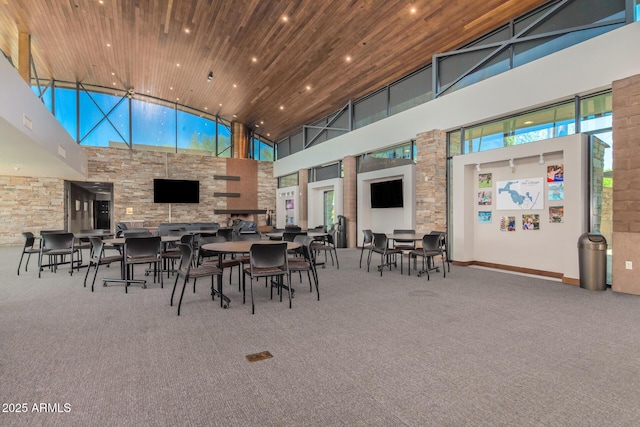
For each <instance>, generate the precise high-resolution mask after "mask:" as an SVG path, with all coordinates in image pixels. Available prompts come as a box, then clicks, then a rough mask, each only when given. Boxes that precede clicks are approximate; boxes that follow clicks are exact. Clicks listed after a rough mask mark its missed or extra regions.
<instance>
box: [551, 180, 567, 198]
mask: <svg viewBox="0 0 640 427" xmlns="http://www.w3.org/2000/svg"><path fill="white" fill-rule="evenodd" d="M548 199H549V200H564V182H550V183H549V197H548Z"/></svg>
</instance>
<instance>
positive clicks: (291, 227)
mask: <svg viewBox="0 0 640 427" xmlns="http://www.w3.org/2000/svg"><path fill="white" fill-rule="evenodd" d="M284 229H285V230H286V231H300V230H302V228H301V227H300V226H299V225H294V224H286V225H285V226H284Z"/></svg>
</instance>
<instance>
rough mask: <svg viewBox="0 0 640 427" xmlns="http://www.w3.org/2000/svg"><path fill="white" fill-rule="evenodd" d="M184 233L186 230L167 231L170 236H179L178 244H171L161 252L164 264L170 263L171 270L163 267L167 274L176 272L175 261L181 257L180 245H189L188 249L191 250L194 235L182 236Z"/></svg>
mask: <svg viewBox="0 0 640 427" xmlns="http://www.w3.org/2000/svg"><path fill="white" fill-rule="evenodd" d="M172 233H173V234H172ZM184 233H186V230H169V235H170V236H180V242H179V243H174V242H171V243H170V244H168V245H165V248H164V250H163V251H162V258H163V260H164V262H165V264H166V263H168V262H171V268H169V266H168V265H166V266H165V267H166V270H167V273H168V274H170V273H175V271H176V270H175V262H176V260H179V259H180V258H181V256H182V250H181V249H180V245H189V247H191V249H193V241H194V235H193V234H184ZM196 260H197V259H196Z"/></svg>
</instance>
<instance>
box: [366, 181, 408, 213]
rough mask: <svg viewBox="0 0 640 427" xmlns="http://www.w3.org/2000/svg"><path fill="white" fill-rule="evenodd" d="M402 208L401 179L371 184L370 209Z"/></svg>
mask: <svg viewBox="0 0 640 427" xmlns="http://www.w3.org/2000/svg"><path fill="white" fill-rule="evenodd" d="M403 206H404V201H403V199H402V180H401V179H394V180H392V181H382V182H372V183H371V207H372V208H401V207H403Z"/></svg>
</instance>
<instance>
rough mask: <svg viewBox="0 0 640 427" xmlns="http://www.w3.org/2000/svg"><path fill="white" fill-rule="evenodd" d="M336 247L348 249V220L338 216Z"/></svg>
mask: <svg viewBox="0 0 640 427" xmlns="http://www.w3.org/2000/svg"><path fill="white" fill-rule="evenodd" d="M336 239H337V242H335V243H336V247H338V248H346V247H347V218H345V217H344V216H342V215H338V222H337V223H336Z"/></svg>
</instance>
